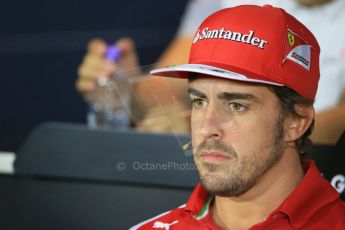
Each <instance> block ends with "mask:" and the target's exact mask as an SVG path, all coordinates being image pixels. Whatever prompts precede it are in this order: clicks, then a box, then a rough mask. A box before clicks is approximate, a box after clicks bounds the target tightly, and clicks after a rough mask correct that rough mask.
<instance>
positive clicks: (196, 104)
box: [191, 98, 207, 109]
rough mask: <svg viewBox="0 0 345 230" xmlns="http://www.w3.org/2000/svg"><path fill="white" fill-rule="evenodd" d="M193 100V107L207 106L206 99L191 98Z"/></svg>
mask: <svg viewBox="0 0 345 230" xmlns="http://www.w3.org/2000/svg"><path fill="white" fill-rule="evenodd" d="M191 102H192V106H193V108H196V109H202V108H205V107H206V106H207V102H206V100H204V99H201V98H195V99H191Z"/></svg>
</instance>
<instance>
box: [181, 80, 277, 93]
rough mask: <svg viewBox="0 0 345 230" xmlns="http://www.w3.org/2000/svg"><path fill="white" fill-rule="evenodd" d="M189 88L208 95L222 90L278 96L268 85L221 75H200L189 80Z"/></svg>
mask: <svg viewBox="0 0 345 230" xmlns="http://www.w3.org/2000/svg"><path fill="white" fill-rule="evenodd" d="M188 86H189V89H195V90H198V91H201V92H202V93H204V94H206V95H208V94H213V93H222V92H230V93H231V92H236V93H249V94H253V95H254V96H257V97H263V98H277V96H276V95H275V94H274V93H273V92H272V91H271V90H270V89H269V87H268V85H265V84H256V83H251V82H243V81H236V80H229V79H225V78H219V77H209V76H207V75H199V76H197V77H193V78H190V79H189V80H188Z"/></svg>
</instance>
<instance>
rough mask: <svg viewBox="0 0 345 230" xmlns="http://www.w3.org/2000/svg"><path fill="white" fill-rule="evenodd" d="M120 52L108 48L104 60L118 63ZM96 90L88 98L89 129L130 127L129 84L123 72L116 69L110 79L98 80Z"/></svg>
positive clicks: (116, 48) (110, 47)
mask: <svg viewBox="0 0 345 230" xmlns="http://www.w3.org/2000/svg"><path fill="white" fill-rule="evenodd" d="M120 57H121V50H120V49H119V48H118V47H116V46H109V47H108V48H107V51H106V53H105V59H107V60H109V61H112V62H118V61H119V59H120ZM97 83H98V85H97V88H96V89H95V90H94V92H92V94H91V96H90V97H89V101H90V105H89V112H88V115H87V123H88V126H89V127H92V128H95V127H101V128H112V127H121V128H126V127H129V125H130V122H131V121H130V116H129V114H130V112H129V111H130V90H129V87H130V84H129V82H128V80H127V79H126V75H125V71H121V69H118V70H117V71H116V72H115V73H114V74H113V75H112V76H111V77H109V78H108V77H104V78H100V79H98V81H97Z"/></svg>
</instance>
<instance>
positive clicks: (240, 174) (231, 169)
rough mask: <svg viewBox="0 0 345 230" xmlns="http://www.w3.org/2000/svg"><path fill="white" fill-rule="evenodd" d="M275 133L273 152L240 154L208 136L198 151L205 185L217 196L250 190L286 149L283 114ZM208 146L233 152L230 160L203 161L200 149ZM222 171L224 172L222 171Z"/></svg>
mask: <svg viewBox="0 0 345 230" xmlns="http://www.w3.org/2000/svg"><path fill="white" fill-rule="evenodd" d="M274 130H276V131H275V133H274V136H273V137H272V141H271V143H269V145H271V146H272V147H271V148H270V149H269V150H268V151H269V154H266V155H265V154H259V152H260V150H258V152H256V153H254V154H252V155H247V156H242V158H241V159H239V158H238V154H237V153H236V151H235V150H234V149H233V148H232V147H231V146H228V145H226V144H225V143H222V142H220V141H218V140H214V139H205V140H204V141H203V142H202V143H201V144H200V145H199V146H198V147H197V148H196V149H195V151H194V160H195V164H196V166H197V168H198V171H199V175H200V181H201V184H202V185H203V187H204V188H205V189H206V190H207V191H208V192H209V193H210V194H214V195H217V196H223V197H233V196H239V195H241V194H243V193H245V192H246V191H248V190H250V189H251V188H252V187H253V186H254V185H255V184H256V182H257V179H258V178H259V177H260V176H262V175H263V174H265V173H266V172H267V171H268V170H270V169H271V168H272V167H273V166H274V165H275V164H276V163H277V161H278V160H279V159H280V158H281V156H282V154H283V152H284V145H285V143H284V139H283V137H284V116H283V115H282V114H280V115H279V117H278V120H277V123H276V125H275V129H274ZM205 150H206V151H207V150H213V151H219V152H222V153H224V154H226V155H227V156H229V158H230V159H231V160H230V164H212V163H208V162H202V161H200V153H201V152H203V151H205ZM219 172H222V173H221V174H220V173H219Z"/></svg>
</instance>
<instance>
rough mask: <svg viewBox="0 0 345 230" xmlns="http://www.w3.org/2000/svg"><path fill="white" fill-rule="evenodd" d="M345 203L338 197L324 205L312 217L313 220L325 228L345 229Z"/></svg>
mask: <svg viewBox="0 0 345 230" xmlns="http://www.w3.org/2000/svg"><path fill="white" fill-rule="evenodd" d="M344 216H345V203H344V201H342V200H340V199H337V200H335V201H333V202H331V203H329V204H328V205H326V206H324V207H323V208H322V209H321V210H320V211H319V212H317V213H316V215H314V216H313V217H312V218H311V222H313V223H314V224H317V226H323V227H325V229H326V228H327V229H336V230H337V229H339V230H340V229H344V226H345V218H344Z"/></svg>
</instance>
